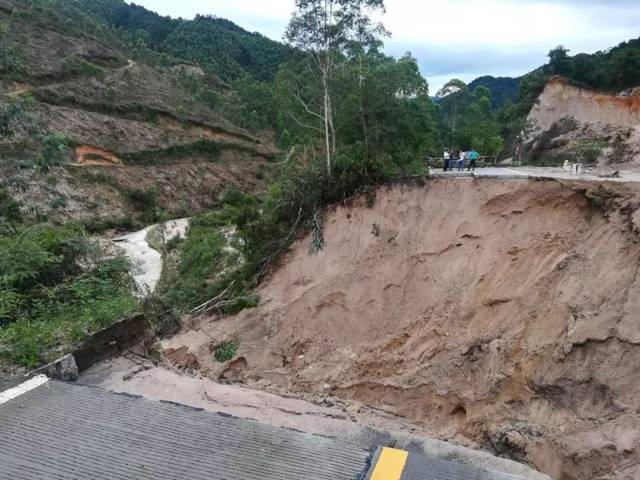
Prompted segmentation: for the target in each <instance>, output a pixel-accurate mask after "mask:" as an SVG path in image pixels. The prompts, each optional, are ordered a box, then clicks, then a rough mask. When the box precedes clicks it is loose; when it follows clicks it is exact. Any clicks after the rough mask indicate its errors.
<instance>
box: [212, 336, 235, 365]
mask: <svg viewBox="0 0 640 480" xmlns="http://www.w3.org/2000/svg"><path fill="white" fill-rule="evenodd" d="M238 348H240V340H239V339H233V340H225V341H223V342H220V343H218V344H217V345H216V346H215V347H213V357H214V358H215V359H216V361H217V362H220V363H224V362H228V361H229V360H233V358H234V357H235V356H236V354H237V353H238Z"/></svg>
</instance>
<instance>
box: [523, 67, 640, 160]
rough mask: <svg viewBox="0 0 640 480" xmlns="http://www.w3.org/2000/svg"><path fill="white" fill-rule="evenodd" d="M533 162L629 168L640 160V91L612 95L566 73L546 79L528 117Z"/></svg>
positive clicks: (527, 149)
mask: <svg viewBox="0 0 640 480" xmlns="http://www.w3.org/2000/svg"><path fill="white" fill-rule="evenodd" d="M527 120H528V122H529V123H530V125H531V131H530V133H529V135H528V137H529V138H527V139H526V141H525V143H524V145H523V155H524V158H525V159H526V160H528V161H530V162H542V163H559V164H561V163H562V162H564V161H565V160H568V161H576V162H582V163H585V164H588V165H592V166H600V167H608V168H615V169H626V168H633V167H637V165H638V164H640V91H638V89H636V90H631V91H625V92H623V93H621V94H619V95H611V94H607V93H602V92H598V91H595V90H592V89H586V88H582V87H578V86H576V85H574V84H572V83H571V82H569V81H567V80H566V79H563V78H561V77H553V78H551V80H549V82H547V84H546V86H545V88H544V90H543V92H542V94H541V95H540V97H539V98H538V100H537V101H536V103H535V105H534V106H533V108H532V109H531V112H530V113H529V115H528V117H527Z"/></svg>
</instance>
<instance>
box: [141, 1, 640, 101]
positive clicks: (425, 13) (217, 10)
mask: <svg viewBox="0 0 640 480" xmlns="http://www.w3.org/2000/svg"><path fill="white" fill-rule="evenodd" d="M134 1H135V3H138V4H141V5H143V6H145V7H147V8H149V9H151V10H155V11H158V12H159V13H162V14H164V15H171V16H173V17H178V16H182V17H184V18H191V17H193V16H195V15H196V14H198V13H200V14H210V15H216V16H219V17H223V18H228V19H229V20H232V21H234V22H236V23H237V24H239V25H240V26H242V27H244V28H246V29H247V30H250V31H258V32H261V33H263V34H265V35H267V36H269V37H270V38H273V39H274V40H280V39H281V38H282V34H283V32H284V29H285V27H286V24H287V22H288V20H289V17H290V15H291V12H292V11H293V9H294V1H293V0H233V1H230V0H181V1H179V2H176V1H175V0H134ZM386 6H387V12H386V14H385V16H384V17H383V21H384V23H385V25H386V26H387V29H388V30H389V31H390V32H391V33H392V35H393V36H392V38H391V39H389V40H387V42H386V43H387V51H388V52H390V53H392V54H396V55H400V54H402V53H404V51H407V50H410V51H412V52H414V55H415V56H416V57H417V58H418V60H419V61H420V65H421V68H422V72H423V74H425V75H426V76H427V78H428V80H429V83H430V85H431V91H435V90H437V89H438V88H439V87H441V86H442V84H444V83H445V82H446V81H447V80H448V79H450V78H452V77H458V78H461V79H463V80H472V79H473V78H475V77H476V76H479V75H485V74H490V75H495V76H508V75H520V74H524V73H526V72H527V71H529V70H531V69H533V68H535V67H537V66H539V65H540V64H542V63H543V62H544V61H545V55H546V53H547V52H548V51H549V50H550V49H551V48H553V47H555V46H556V45H559V44H563V45H565V46H566V47H567V48H569V49H570V50H571V51H572V52H573V53H578V52H593V51H596V50H601V49H605V48H608V47H611V46H614V45H616V44H617V43H620V42H622V41H624V40H628V39H630V38H634V37H637V36H638V33H639V32H638V27H637V26H638V25H640V8H638V0H422V1H420V0H387V1H386ZM478 56H480V57H479V58H478Z"/></svg>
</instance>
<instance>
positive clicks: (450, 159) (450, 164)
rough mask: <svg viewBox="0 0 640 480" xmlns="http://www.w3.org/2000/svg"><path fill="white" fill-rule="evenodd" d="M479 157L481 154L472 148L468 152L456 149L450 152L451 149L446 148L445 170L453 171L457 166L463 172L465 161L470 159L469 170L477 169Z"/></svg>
mask: <svg viewBox="0 0 640 480" xmlns="http://www.w3.org/2000/svg"><path fill="white" fill-rule="evenodd" d="M478 158H480V154H479V153H478V152H476V151H475V150H470V151H468V152H463V151H461V150H460V151H458V150H455V151H454V152H453V153H449V150H445V151H444V167H443V170H444V171H445V172H453V170H454V168H456V167H457V170H458V171H459V172H462V171H464V166H465V162H466V161H467V160H468V161H469V164H468V170H469V171H472V170H473V171H475V169H476V162H477V161H478Z"/></svg>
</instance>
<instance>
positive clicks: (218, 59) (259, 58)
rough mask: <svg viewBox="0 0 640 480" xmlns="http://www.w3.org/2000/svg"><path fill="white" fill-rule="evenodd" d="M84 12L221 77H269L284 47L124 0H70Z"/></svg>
mask: <svg viewBox="0 0 640 480" xmlns="http://www.w3.org/2000/svg"><path fill="white" fill-rule="evenodd" d="M74 1H75V3H76V4H77V5H78V7H79V8H81V9H82V10H83V11H84V12H86V13H87V14H89V15H93V16H96V17H97V18H99V19H100V20H102V21H103V22H105V23H106V24H107V25H109V26H112V27H115V28H116V29H118V30H120V31H121V33H122V34H123V36H125V37H129V39H130V40H131V41H133V42H135V43H138V44H143V45H144V46H146V47H150V48H152V49H154V50H157V51H159V52H164V53H167V54H170V55H173V56H176V57H179V58H182V59H185V60H190V61H193V62H196V63H198V64H200V66H202V67H203V68H204V69H205V70H206V71H208V72H210V73H215V74H216V75H218V76H219V77H220V78H222V79H223V80H225V81H231V80H237V79H239V78H241V77H243V76H244V75H250V76H251V77H253V78H254V79H256V80H273V79H274V78H275V75H276V72H277V70H278V66H279V65H280V64H281V63H282V62H283V61H284V60H285V59H286V58H287V56H288V55H289V49H288V48H287V47H286V46H285V45H283V44H281V43H278V42H274V41H273V40H270V39H268V38H267V37H265V36H263V35H261V34H259V33H250V32H247V31H246V30H244V29H243V28H241V27H239V26H238V25H236V24H234V23H233V22H230V21H229V20H225V19H222V18H216V17H210V16H202V15H198V16H196V18H195V19H193V20H183V19H172V18H169V17H163V16H160V15H158V14H157V13H154V12H151V11H149V10H147V9H145V8H144V7H141V6H138V5H135V4H128V3H126V2H125V1H124V0H74Z"/></svg>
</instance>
